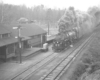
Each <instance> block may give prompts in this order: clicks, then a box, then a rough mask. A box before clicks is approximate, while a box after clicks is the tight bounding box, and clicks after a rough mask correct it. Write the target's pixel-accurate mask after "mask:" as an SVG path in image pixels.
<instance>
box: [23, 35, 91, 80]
mask: <svg viewBox="0 0 100 80" xmlns="http://www.w3.org/2000/svg"><path fill="white" fill-rule="evenodd" d="M91 37H92V36H91ZM91 37H90V38H88V39H87V40H86V41H85V42H84V43H83V44H82V45H81V46H80V47H79V48H78V47H77V48H78V49H77V50H73V51H72V52H71V53H70V54H69V55H67V56H65V57H63V59H61V61H60V62H58V64H57V65H56V66H54V67H53V68H52V69H50V70H48V72H47V73H46V74H45V75H43V76H42V77H41V78H38V79H34V75H35V74H36V73H32V74H30V75H29V76H27V77H26V78H24V79H22V80H58V79H59V78H58V76H61V74H63V72H64V71H65V69H67V68H68V66H69V65H70V64H71V63H72V62H73V60H74V59H75V58H76V57H77V56H78V55H79V54H80V53H81V51H82V50H83V49H84V48H85V47H86V46H87V45H88V44H89V43H90V42H91ZM65 63H66V64H65Z"/></svg>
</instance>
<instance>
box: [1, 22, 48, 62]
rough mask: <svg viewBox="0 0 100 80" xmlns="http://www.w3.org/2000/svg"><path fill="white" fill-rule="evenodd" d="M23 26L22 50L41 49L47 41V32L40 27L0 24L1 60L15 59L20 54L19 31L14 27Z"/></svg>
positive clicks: (34, 25)
mask: <svg viewBox="0 0 100 80" xmlns="http://www.w3.org/2000/svg"><path fill="white" fill-rule="evenodd" d="M19 25H20V26H21V31H20V35H21V44H22V45H21V46H22V47H21V49H22V50H25V49H27V48H31V47H40V46H42V45H43V44H44V43H45V42H46V40H47V37H46V35H47V32H46V31H45V30H43V29H42V28H41V27H40V26H39V25H36V24H34V23H32V24H17V23H16V24H9V25H4V24H0V59H4V60H7V58H11V57H14V56H16V55H17V54H18V38H15V37H16V36H18V30H17V29H13V27H17V26H19Z"/></svg>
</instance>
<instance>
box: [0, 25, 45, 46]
mask: <svg viewBox="0 0 100 80" xmlns="http://www.w3.org/2000/svg"><path fill="white" fill-rule="evenodd" d="M18 25H19V24H10V25H2V24H0V34H5V33H11V37H9V38H5V39H0V46H5V45H8V44H11V43H15V42H17V41H18V39H17V38H15V36H18V32H17V31H18V30H14V29H13V27H16V26H18ZM21 26H22V27H23V28H22V29H21V36H22V37H23V38H22V40H27V39H30V37H31V36H34V35H39V34H43V33H46V31H45V30H43V29H42V28H41V27H39V26H38V25H36V24H21Z"/></svg>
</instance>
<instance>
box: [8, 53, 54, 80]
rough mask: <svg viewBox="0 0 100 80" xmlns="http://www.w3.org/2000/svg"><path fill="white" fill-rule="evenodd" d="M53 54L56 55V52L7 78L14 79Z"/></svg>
mask: <svg viewBox="0 0 100 80" xmlns="http://www.w3.org/2000/svg"><path fill="white" fill-rule="evenodd" d="M53 56H56V54H53V53H51V54H50V55H48V56H46V57H45V58H43V59H41V60H38V61H36V62H35V63H34V64H32V65H30V66H29V67H27V68H25V69H24V70H22V71H20V72H19V73H17V74H15V75H13V76H11V77H10V78H9V79H7V80H14V79H15V78H17V77H18V76H19V75H21V74H23V73H24V72H26V71H28V70H29V69H31V68H32V67H34V66H35V65H37V64H39V63H41V62H42V61H45V60H46V59H47V58H48V59H49V58H51V57H53Z"/></svg>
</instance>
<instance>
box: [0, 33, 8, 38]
mask: <svg viewBox="0 0 100 80" xmlns="http://www.w3.org/2000/svg"><path fill="white" fill-rule="evenodd" d="M9 36H10V34H8V33H6V34H2V38H8V37H9Z"/></svg>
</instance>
